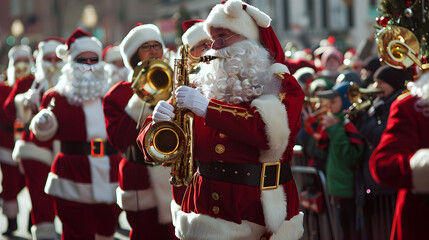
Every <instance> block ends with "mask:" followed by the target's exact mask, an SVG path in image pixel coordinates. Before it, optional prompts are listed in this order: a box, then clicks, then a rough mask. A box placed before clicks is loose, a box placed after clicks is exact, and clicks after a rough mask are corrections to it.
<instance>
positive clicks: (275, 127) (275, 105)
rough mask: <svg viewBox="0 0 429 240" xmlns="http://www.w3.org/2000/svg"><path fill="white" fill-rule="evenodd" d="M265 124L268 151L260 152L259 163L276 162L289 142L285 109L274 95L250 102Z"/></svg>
mask: <svg viewBox="0 0 429 240" xmlns="http://www.w3.org/2000/svg"><path fill="white" fill-rule="evenodd" d="M251 106H253V107H256V108H257V109H258V112H259V114H260V115H261V117H262V120H263V121H264V123H265V131H266V133H267V137H268V146H269V149H268V150H265V151H261V156H260V159H259V161H260V162H261V163H267V162H278V161H279V160H280V158H281V156H282V154H283V153H284V151H285V150H286V147H287V145H288V142H289V135H290V129H289V126H288V117H287V113H286V107H285V106H284V105H283V104H282V103H281V102H280V100H279V99H278V98H276V97H275V96H274V95H263V96H260V97H259V98H257V99H255V100H253V101H252V104H251Z"/></svg>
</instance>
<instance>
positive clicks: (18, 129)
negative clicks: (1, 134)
mask: <svg viewBox="0 0 429 240" xmlns="http://www.w3.org/2000/svg"><path fill="white" fill-rule="evenodd" d="M23 131H24V123H23V122H14V123H13V134H14V135H15V137H20V134H21V133H22V132H23Z"/></svg>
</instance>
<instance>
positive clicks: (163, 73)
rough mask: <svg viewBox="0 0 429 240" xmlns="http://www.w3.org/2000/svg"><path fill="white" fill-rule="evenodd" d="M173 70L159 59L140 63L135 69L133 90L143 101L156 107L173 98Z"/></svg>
mask: <svg viewBox="0 0 429 240" xmlns="http://www.w3.org/2000/svg"><path fill="white" fill-rule="evenodd" d="M172 76H173V70H172V69H171V67H170V66H169V65H168V64H166V63H165V62H163V61H161V60H157V59H151V60H146V61H143V62H139V63H138V64H137V67H135V68H134V73H133V77H132V84H131V88H132V89H133V91H134V92H135V93H136V94H137V95H138V96H139V97H140V98H141V99H142V100H143V101H146V102H148V103H149V104H151V105H153V106H155V105H156V104H157V103H158V102H159V101H160V100H168V99H169V98H170V97H171V91H172V87H173V86H172V82H173V77H172Z"/></svg>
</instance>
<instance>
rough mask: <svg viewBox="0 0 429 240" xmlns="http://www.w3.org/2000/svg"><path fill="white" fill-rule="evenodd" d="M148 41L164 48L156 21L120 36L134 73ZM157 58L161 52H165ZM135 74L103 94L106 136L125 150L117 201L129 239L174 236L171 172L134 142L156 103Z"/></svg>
mask: <svg viewBox="0 0 429 240" xmlns="http://www.w3.org/2000/svg"><path fill="white" fill-rule="evenodd" d="M149 41H156V42H158V43H160V44H161V45H162V48H163V49H164V50H165V46H164V41H163V40H162V37H161V33H160V31H159V29H158V27H156V26H155V25H153V24H145V25H140V24H138V25H137V26H135V27H134V28H133V29H131V31H130V32H129V33H128V34H127V35H126V36H125V38H124V39H123V40H122V42H121V44H120V50H121V54H122V57H123V60H124V63H125V66H126V67H127V68H128V69H129V71H130V72H133V70H134V67H136V64H137V62H136V63H133V62H132V59H133V58H138V56H137V55H138V51H139V48H140V47H141V46H142V45H143V44H144V43H146V42H149ZM149 51H152V50H151V49H150V50H149ZM157 57H162V51H161V52H160V56H157ZM145 60H147V59H145ZM131 77H132V75H130V76H129V78H128V79H123V80H124V81H120V82H119V83H117V84H116V85H114V86H113V87H112V88H111V89H110V91H109V92H108V93H107V94H106V96H105V97H104V99H103V109H104V114H105V118H106V127H107V136H108V139H109V141H110V142H111V143H112V145H113V146H115V148H117V149H118V150H119V151H121V152H124V153H125V155H126V157H125V158H122V160H121V162H120V166H119V187H118V188H117V200H118V204H119V206H120V207H121V208H122V209H123V210H125V212H126V215H127V220H128V222H129V224H130V226H131V232H130V238H131V239H169V238H170V237H169V235H171V236H172V237H174V230H173V227H172V223H171V222H172V219H171V214H170V202H171V186H170V184H169V182H168V179H169V172H168V169H166V168H164V167H162V166H153V165H150V164H146V163H145V162H144V157H143V155H142V153H141V152H140V150H139V149H138V147H137V145H136V138H137V135H138V132H139V127H137V125H138V123H139V125H140V124H141V122H142V121H144V120H145V119H146V117H147V116H149V115H150V114H151V113H152V109H153V107H151V106H150V104H149V103H147V102H144V101H143V100H142V99H140V98H139V96H138V95H137V94H135V93H134V92H133V89H132V88H131V84H132V83H131ZM169 233H170V234H169Z"/></svg>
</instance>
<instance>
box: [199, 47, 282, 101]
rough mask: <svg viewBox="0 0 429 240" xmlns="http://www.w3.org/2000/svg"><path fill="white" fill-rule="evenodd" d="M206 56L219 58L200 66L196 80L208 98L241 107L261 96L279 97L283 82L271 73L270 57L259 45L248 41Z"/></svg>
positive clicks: (207, 53)
mask: <svg viewBox="0 0 429 240" xmlns="http://www.w3.org/2000/svg"><path fill="white" fill-rule="evenodd" d="M205 55H212V56H216V57H218V58H217V59H215V60H213V61H211V62H210V64H201V70H200V72H199V74H198V76H199V77H198V79H196V80H195V85H196V87H200V88H201V91H202V93H203V94H204V95H205V96H206V97H207V98H209V99H217V100H220V101H224V102H226V103H236V104H238V103H241V102H250V101H252V100H253V99H255V98H257V97H258V96H261V95H262V94H275V95H277V94H278V93H279V88H280V82H279V81H276V80H274V79H275V78H274V77H273V75H272V74H269V72H268V68H269V67H270V65H271V64H272V61H271V60H270V58H269V57H270V55H269V53H268V51H267V50H266V49H265V48H263V47H262V46H261V45H260V44H258V43H256V42H254V41H251V40H245V41H241V42H238V43H235V44H233V45H231V46H229V47H225V48H222V49H219V50H213V49H212V50H209V51H207V52H206V53H205Z"/></svg>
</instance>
